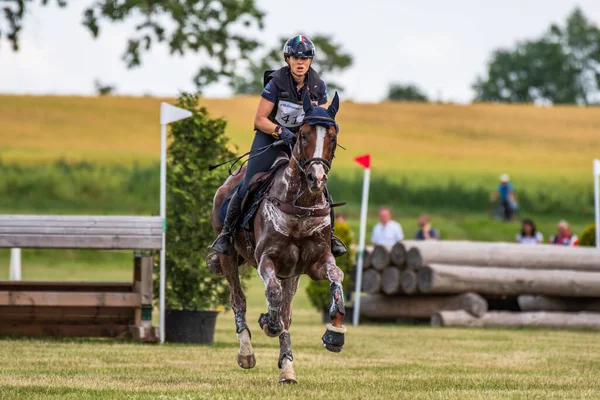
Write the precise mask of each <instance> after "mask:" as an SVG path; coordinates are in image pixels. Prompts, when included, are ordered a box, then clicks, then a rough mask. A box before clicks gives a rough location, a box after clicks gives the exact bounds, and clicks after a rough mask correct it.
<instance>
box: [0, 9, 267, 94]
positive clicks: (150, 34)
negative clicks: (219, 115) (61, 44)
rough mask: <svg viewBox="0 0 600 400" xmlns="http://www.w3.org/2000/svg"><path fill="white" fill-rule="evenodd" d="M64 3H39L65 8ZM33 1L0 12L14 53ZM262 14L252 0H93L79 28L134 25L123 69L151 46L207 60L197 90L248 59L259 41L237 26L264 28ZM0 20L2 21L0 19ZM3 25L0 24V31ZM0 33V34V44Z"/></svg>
mask: <svg viewBox="0 0 600 400" xmlns="http://www.w3.org/2000/svg"><path fill="white" fill-rule="evenodd" d="M68 2H69V0H56V1H54V2H52V1H51V0H40V1H39V2H38V4H40V5H42V6H47V5H49V4H51V3H55V4H57V5H58V6H59V7H66V6H67V4H68ZM32 3H34V1H33V0H5V1H4V2H3V4H5V5H4V7H2V12H3V15H4V18H5V20H6V22H7V24H8V30H7V32H6V33H4V35H5V36H6V39H7V40H8V42H9V43H10V44H11V46H12V49H13V51H18V50H19V35H20V33H21V31H22V29H23V22H24V17H25V15H26V13H27V11H28V9H29V8H30V7H32ZM263 16H264V14H263V12H262V11H260V10H259V9H258V8H257V7H256V5H255V2H254V0H186V1H169V0H145V1H141V0H121V1H115V0H96V1H91V2H90V5H89V6H88V8H86V9H85V11H84V13H83V25H84V26H85V27H86V28H87V30H88V31H89V32H90V33H91V35H92V37H93V38H97V37H98V36H99V35H100V26H101V22H102V21H107V22H111V23H120V22H125V21H130V20H134V21H138V20H139V23H138V24H137V25H136V27H135V31H134V33H132V35H131V36H130V37H129V38H128V39H127V41H126V48H125V51H124V53H123V57H122V58H123V61H124V62H125V64H126V65H127V67H128V68H134V67H137V66H140V65H141V64H142V56H143V54H144V53H145V52H148V51H149V50H150V49H151V48H152V46H154V45H156V44H158V43H160V44H165V45H167V47H168V49H169V53H170V54H171V55H174V54H177V55H183V54H184V53H187V52H195V53H203V54H206V55H207V56H208V60H207V62H206V64H205V65H203V66H201V67H200V68H199V70H198V73H197V74H196V75H195V76H194V78H193V80H194V83H195V84H196V86H197V88H198V91H200V90H201V88H203V87H204V86H206V85H208V84H210V83H213V82H216V81H217V80H219V78H221V77H226V78H231V77H233V76H234V71H235V69H236V64H237V62H236V61H237V60H245V59H248V57H249V55H250V54H251V53H252V51H254V50H255V49H256V48H257V47H258V42H257V41H256V40H254V39H252V38H249V37H248V36H247V35H244V34H240V33H237V32H239V31H240V27H244V28H248V27H251V26H258V27H259V28H260V29H262V27H263V22H262V21H263ZM0 18H1V17H0ZM1 22H2V20H1V19H0V28H1V27H2V25H1ZM2 34H3V30H1V29H0V39H2Z"/></svg>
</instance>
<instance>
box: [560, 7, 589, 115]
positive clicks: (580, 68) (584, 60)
mask: <svg viewBox="0 0 600 400" xmlns="http://www.w3.org/2000/svg"><path fill="white" fill-rule="evenodd" d="M549 38H550V40H552V41H554V42H556V43H559V44H560V45H561V47H562V48H563V51H564V52H565V54H566V55H567V57H568V59H569V65H570V67H571V68H572V69H573V70H575V72H576V74H577V90H578V100H579V102H582V103H584V104H586V105H587V104H590V103H591V102H594V101H593V97H594V96H595V95H596V96H597V95H598V92H599V90H600V29H599V28H598V26H596V25H594V24H593V23H591V21H589V20H588V19H587V18H586V17H585V15H584V14H583V12H582V11H581V9H580V8H576V9H575V10H574V11H573V12H572V13H571V15H569V17H568V18H567V22H566V26H565V27H564V28H562V29H561V28H560V27H559V26H557V25H552V27H551V28H550V33H549ZM598 100H600V99H598V98H597V97H596V102H598Z"/></svg>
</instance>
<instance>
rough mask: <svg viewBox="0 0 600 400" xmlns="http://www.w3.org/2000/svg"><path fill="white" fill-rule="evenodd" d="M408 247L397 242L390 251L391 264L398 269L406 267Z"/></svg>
mask: <svg viewBox="0 0 600 400" xmlns="http://www.w3.org/2000/svg"><path fill="white" fill-rule="evenodd" d="M406 253H407V252H406V247H405V246H404V243H402V242H396V244H394V245H393V246H392V249H391V251H390V262H391V263H392V265H395V266H396V267H401V268H403V267H405V266H406Z"/></svg>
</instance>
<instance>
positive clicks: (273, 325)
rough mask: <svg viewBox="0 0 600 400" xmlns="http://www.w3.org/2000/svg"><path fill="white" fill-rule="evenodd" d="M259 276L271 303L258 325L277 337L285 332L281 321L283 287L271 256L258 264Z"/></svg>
mask: <svg viewBox="0 0 600 400" xmlns="http://www.w3.org/2000/svg"><path fill="white" fill-rule="evenodd" d="M258 274H259V276H260V278H261V279H262V281H263V283H264V284H265V288H266V290H265V296H266V297H267V302H268V303H269V310H268V312H267V313H265V314H261V315H260V318H259V319H258V323H259V325H260V327H261V329H262V330H263V332H265V334H266V335H267V336H270V337H277V336H279V334H280V333H281V332H282V331H283V329H284V327H283V321H282V319H281V302H282V300H283V293H282V289H281V285H280V284H279V282H278V281H277V274H276V271H275V264H274V263H273V260H271V258H270V257H269V256H266V255H263V256H262V257H261V259H260V262H259V264H258Z"/></svg>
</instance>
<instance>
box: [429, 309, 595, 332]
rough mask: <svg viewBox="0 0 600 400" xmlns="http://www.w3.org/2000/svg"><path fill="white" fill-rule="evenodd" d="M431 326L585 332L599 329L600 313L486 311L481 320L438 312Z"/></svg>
mask: <svg viewBox="0 0 600 400" xmlns="http://www.w3.org/2000/svg"><path fill="white" fill-rule="evenodd" d="M431 325H432V326H460V327H496V328H523V327H535V328H586V329H600V313H590V312H581V313H563V312H510V311H489V312H487V313H486V314H485V315H483V316H482V317H481V318H476V317H473V316H472V315H470V314H469V313H467V312H465V311H462V310H459V311H440V312H439V313H436V314H435V315H434V316H432V317H431Z"/></svg>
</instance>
